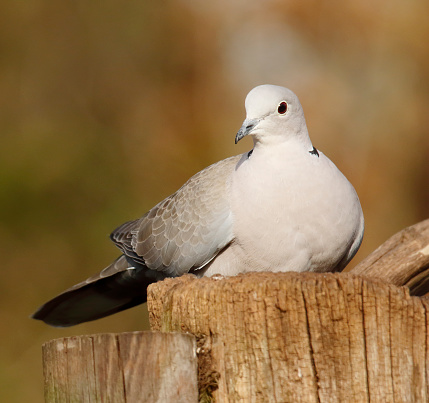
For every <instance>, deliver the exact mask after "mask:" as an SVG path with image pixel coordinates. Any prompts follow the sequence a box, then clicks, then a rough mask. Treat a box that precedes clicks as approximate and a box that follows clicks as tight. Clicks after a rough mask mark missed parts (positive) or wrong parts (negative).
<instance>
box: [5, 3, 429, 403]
mask: <svg viewBox="0 0 429 403" xmlns="http://www.w3.org/2000/svg"><path fill="white" fill-rule="evenodd" d="M428 16H429V3H428V2H427V1H424V0H412V1H408V2H403V1H402V2H400V1H387V0H385V1H380V0H375V1H371V2H370V1H358V2H347V3H345V2H342V1H339V0H335V1H331V2H320V1H315V0H314V1H311V0H304V1H301V2H296V1H292V0H290V1H289V0H288V1H281V2H280V1H270V0H264V1H262V0H252V1H233V2H231V1H225V0H221V1H218V2H206V1H202V0H181V1H180V0H171V1H165V2H149V1H146V2H144V1H133V0H131V1H128V2H122V1H115V0H107V1H104V2H86V1H81V0H74V1H71V0H66V1H62V2H55V1H47V0H45V1H42V0H40V1H36V0H27V1H25V2H20V1H17V2H12V1H2V2H1V3H0V50H1V53H0V54H1V59H0V111H1V112H0V114H1V118H0V122H1V144H0V251H1V262H2V264H1V270H2V276H1V282H0V303H1V310H0V323H1V325H2V331H1V333H0V345H1V349H0V401H2V402H17V403H21V402H35V403H38V402H42V401H43V377H42V365H41V345H42V343H43V342H45V341H47V340H50V339H53V338H57V337H64V336H71V335H77V334H87V333H97V332H123V331H130V330H141V329H146V328H147V327H148V324H147V312H146V307H145V306H143V307H138V308H135V309H132V310H129V311H126V312H123V313H120V314H117V315H114V316H112V317H109V318H106V319H102V320H99V321H96V322H93V323H88V324H83V325H79V326H77V327H74V328H68V329H55V328H50V327H48V326H46V325H44V324H43V323H41V322H36V321H33V320H31V319H29V318H28V316H29V315H30V314H31V313H32V312H33V311H34V310H35V309H36V308H37V307H38V306H39V305H40V304H42V303H43V302H45V301H46V300H47V299H49V298H51V297H53V296H55V295H56V294H57V293H59V292H60V291H63V290H64V289H65V288H67V287H69V286H71V285H73V284H75V283H77V282H79V281H81V280H84V279H85V278H86V277H88V276H90V275H92V274H94V273H95V272H97V271H99V270H101V269H102V268H104V267H105V266H107V264H108V263H110V262H111V261H112V260H113V259H114V258H116V257H117V256H118V255H119V251H118V250H117V249H116V248H115V247H114V246H113V244H112V243H111V242H110V241H109V239H108V235H109V233H110V232H111V231H112V230H113V229H114V228H116V226H118V225H119V224H121V223H123V222H124V221H126V220H131V219H135V218H138V217H140V216H141V215H142V214H143V213H145V212H146V211H147V210H148V209H149V208H150V207H152V206H153V205H154V204H156V203H157V202H159V201H160V200H162V199H163V198H164V197H166V196H167V195H169V194H171V193H173V192H174V191H175V190H177V188H178V187H180V186H181V185H182V184H183V183H184V182H185V181H186V180H187V179H188V178H189V177H190V176H191V175H193V174H194V173H196V172H197V171H199V170H201V169H202V168H204V167H205V166H207V165H209V164H211V163H213V162H216V161H218V160H220V159H223V158H226V157H228V156H230V155H234V154H238V153H241V152H244V151H246V150H249V149H250V148H251V141H250V140H247V141H243V142H240V144H239V145H237V146H235V145H234V136H235V133H236V131H237V130H238V128H239V127H240V125H241V123H242V121H243V119H244V98H245V96H246V94H247V92H248V91H249V90H250V89H251V88H253V87H254V86H256V85H259V84H277V85H282V86H286V87H289V88H291V89H292V90H293V91H294V92H295V93H297V95H298V96H299V98H300V100H301V103H302V105H303V107H304V111H305V113H306V118H307V124H308V127H309V131H310V136H311V138H312V141H313V144H314V145H315V146H316V147H317V148H319V149H321V150H322V151H323V152H324V153H325V154H327V155H328V156H329V157H330V158H331V159H332V160H333V161H334V162H335V163H336V164H337V166H338V167H339V168H340V169H341V170H342V171H343V173H344V174H345V175H346V176H347V177H348V179H349V180H350V181H351V182H352V183H353V185H354V186H355V188H356V190H357V192H358V194H359V197H360V199H361V203H362V207H363V210H364V214H365V219H366V233H365V237H364V242H363V245H362V247H361V250H360V252H359V253H358V255H357V256H356V257H355V259H354V261H353V262H352V264H351V265H355V264H356V263H358V262H359V261H360V260H362V258H364V257H365V256H367V255H368V254H369V253H370V252H371V251H373V250H374V249H375V248H376V247H377V246H378V245H380V244H381V243H382V242H383V241H385V240H386V239H387V238H388V237H389V236H390V235H392V234H394V233H395V232H397V231H399V230H400V229H402V228H404V227H406V226H408V225H411V224H414V223H416V222H418V221H420V220H423V219H424V218H427V217H428V216H429V191H428V188H429V164H428V157H429V113H428V110H429V46H428V38H429V24H427V20H428Z"/></svg>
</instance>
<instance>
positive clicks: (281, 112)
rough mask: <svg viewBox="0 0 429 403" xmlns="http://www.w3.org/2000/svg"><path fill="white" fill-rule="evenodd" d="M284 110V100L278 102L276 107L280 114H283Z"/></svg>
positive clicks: (285, 107) (285, 105)
mask: <svg viewBox="0 0 429 403" xmlns="http://www.w3.org/2000/svg"><path fill="white" fill-rule="evenodd" d="M286 111H287V103H286V102H285V101H283V102H280V104H279V106H278V108H277V112H278V113H279V114H280V115H284V114H285V113H286Z"/></svg>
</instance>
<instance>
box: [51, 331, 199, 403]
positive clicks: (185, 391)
mask: <svg viewBox="0 0 429 403" xmlns="http://www.w3.org/2000/svg"><path fill="white" fill-rule="evenodd" d="M195 349H196V345H195V338H194V337H193V336H191V335H187V334H178V333H159V332H132V333H120V334H113V333H108V334H96V335H92V336H75V337H66V338H62V339H56V340H51V341H49V342H47V343H45V344H44V345H43V372H44V376H45V401H46V402H48V403H52V402H79V403H81V402H111V403H138V402H150V403H155V402H159V403H164V402H183V403H195V402H196V401H197V398H198V389H197V358H196V354H195Z"/></svg>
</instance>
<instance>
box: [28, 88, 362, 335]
mask: <svg viewBox="0 0 429 403" xmlns="http://www.w3.org/2000/svg"><path fill="white" fill-rule="evenodd" d="M245 109H246V117H245V120H244V122H243V124H242V126H241V128H240V129H239V131H238V132H237V134H236V136H235V143H238V142H239V141H240V140H242V139H243V138H244V137H246V136H250V137H251V138H252V139H253V147H252V149H251V150H250V151H248V152H245V153H243V154H240V155H236V156H233V157H229V158H227V159H224V160H222V161H219V162H217V163H215V164H213V165H210V166H209V167H207V168H205V169H203V170H202V171H200V172H198V173H197V174H195V175H194V176H192V177H191V178H190V179H189V180H188V181H187V182H186V183H185V184H184V185H183V186H182V187H181V188H180V189H179V190H177V191H176V192H175V193H173V194H172V195H170V196H169V197H167V198H166V199H164V200H162V201H161V202H160V203H158V204H157V205H155V206H154V207H153V208H152V209H150V210H149V211H148V212H147V213H146V214H144V215H143V216H142V217H141V218H139V219H137V220H135V221H129V222H126V223H125V224H123V225H121V226H119V227H118V228H116V229H115V230H114V231H113V232H112V233H111V235H110V238H111V240H112V241H113V242H114V244H115V245H116V246H117V247H118V248H119V249H120V251H121V255H120V256H119V257H118V258H117V259H116V260H115V261H114V262H113V263H112V264H110V265H109V266H108V267H106V268H105V269H104V270H102V271H101V272H100V273H98V274H96V275H94V276H92V277H90V278H88V279H87V280H85V281H83V282H81V283H79V284H76V285H74V286H73V287H71V288H69V289H67V290H66V291H64V292H62V293H61V294H59V295H58V296H56V297H55V298H53V299H51V300H50V301H48V302H46V303H45V304H44V305H42V306H41V307H40V308H39V309H38V310H37V311H36V312H35V313H34V314H33V315H32V317H33V318H34V319H38V320H42V321H44V322H45V323H46V324H49V325H52V326H56V327H67V326H73V325H77V324H79V323H83V322H87V321H91V320H95V319H99V318H102V317H105V316H108V315H111V314H114V313H116V312H120V311H123V310H124V309H128V308H131V307H133V306H136V305H139V304H142V303H144V302H146V299H147V287H148V286H149V285H150V284H151V283H153V282H157V281H160V280H163V279H165V278H167V277H178V276H181V275H183V274H186V273H192V274H194V275H196V276H197V277H202V276H212V275H214V274H220V275H223V276H234V275H237V274H239V273H245V272H251V271H272V272H285V271H295V272H304V271H312V272H337V271H341V270H343V269H344V268H345V266H346V265H347V264H348V263H349V262H350V260H351V259H352V258H353V256H354V255H355V254H356V252H357V250H358V249H359V247H360V245H361V242H362V237H363V233H364V217H363V212H362V208H361V205H360V201H359V198H358V195H357V193H356V191H355V189H354V188H353V186H352V184H351V183H350V182H349V181H348V180H347V179H346V177H345V176H344V175H343V174H342V173H341V172H340V170H339V169H338V168H337V167H336V166H335V165H334V163H333V162H331V160H330V159H329V158H328V157H326V156H325V155H324V154H323V153H322V152H321V151H320V150H318V149H316V148H315V147H314V146H313V144H312V142H311V140H310V137H309V134H308V130H307V126H306V121H305V118H304V112H303V108H302V106H301V104H300V101H299V99H298V97H297V96H296V95H295V94H294V93H293V92H292V91H291V90H289V89H287V88H284V87H281V86H277V85H259V86H257V87H255V88H253V89H252V90H251V91H250V92H249V93H248V95H247V97H246V99H245Z"/></svg>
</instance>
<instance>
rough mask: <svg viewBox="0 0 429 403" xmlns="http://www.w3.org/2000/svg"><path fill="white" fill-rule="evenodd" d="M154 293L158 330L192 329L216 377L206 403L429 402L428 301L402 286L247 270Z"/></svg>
mask: <svg viewBox="0 0 429 403" xmlns="http://www.w3.org/2000/svg"><path fill="white" fill-rule="evenodd" d="M148 294H149V298H148V304H149V310H150V320H151V326H152V328H153V329H154V330H161V331H166V332H169V331H182V332H189V333H192V334H194V335H196V337H197V338H198V339H199V343H200V344H199V345H201V346H203V349H202V352H201V350H200V360H201V359H202V358H203V359H204V362H205V366H203V367H200V371H206V373H207V374H208V375H213V374H217V375H218V377H217V384H216V385H215V386H214V387H213V385H212V389H211V391H207V390H206V391H205V395H204V399H205V401H216V402H222V403H223V402H243V403H244V402H246V403H247V402H370V401H371V402H393V401H395V402H410V401H415V402H423V401H428V395H429V387H428V384H429V383H428V367H429V365H428V364H429V362H428V354H427V346H428V345H429V344H428V340H429V334H428V323H429V317H428V313H427V308H428V302H427V301H426V300H425V299H422V298H419V297H411V296H410V295H409V290H408V289H407V288H405V287H401V288H399V287H396V286H394V285H391V284H384V283H382V282H380V281H370V280H366V279H363V278H359V277H356V276H353V275H351V274H316V273H249V274H246V275H240V276H237V277H229V278H222V277H214V278H202V279H196V278H195V277H194V276H190V275H187V276H184V277H180V278H176V279H169V280H165V281H163V282H159V283H156V284H153V285H151V286H150V287H149V292H148ZM207 357H209V359H207ZM207 363H210V364H209V365H208V364H207ZM200 379H204V376H201V374H200ZM201 389H204V387H203V388H202V387H201V385H200V398H201ZM213 399H214V400H213Z"/></svg>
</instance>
